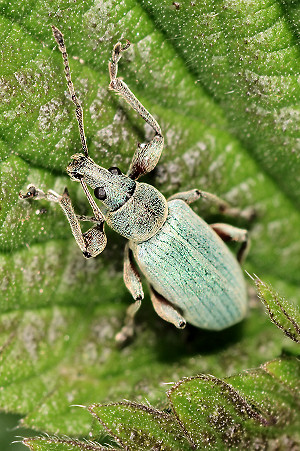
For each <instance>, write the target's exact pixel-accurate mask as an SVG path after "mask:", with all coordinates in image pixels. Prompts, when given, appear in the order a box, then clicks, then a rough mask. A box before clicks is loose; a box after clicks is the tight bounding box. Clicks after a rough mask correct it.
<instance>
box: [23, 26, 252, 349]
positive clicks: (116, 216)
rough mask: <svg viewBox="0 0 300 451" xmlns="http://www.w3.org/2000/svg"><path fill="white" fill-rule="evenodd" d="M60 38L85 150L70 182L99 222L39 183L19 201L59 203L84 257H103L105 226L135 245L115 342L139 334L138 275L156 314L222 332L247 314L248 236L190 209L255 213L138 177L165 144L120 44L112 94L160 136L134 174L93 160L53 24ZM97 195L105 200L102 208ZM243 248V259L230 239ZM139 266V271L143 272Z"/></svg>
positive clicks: (139, 155) (139, 158)
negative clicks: (131, 81) (123, 71)
mask: <svg viewBox="0 0 300 451" xmlns="http://www.w3.org/2000/svg"><path fill="white" fill-rule="evenodd" d="M52 31H53V35H54V38H55V40H56V42H57V45H58V48H59V50H60V51H61V53H62V57H63V62H64V70H65V75H66V79H67V83H68V89H69V92H70V95H71V99H72V101H73V103H74V105H75V108H76V110H75V111H76V118H77V121H78V126H79V133H80V138H81V144H82V151H83V153H82V154H75V155H73V156H72V161H71V163H70V164H69V166H68V167H67V169H66V170H67V173H68V175H69V176H70V178H71V180H74V181H76V182H79V183H80V184H81V186H82V188H83V190H84V192H85V195H86V197H87V200H88V201H89V203H90V205H91V208H92V211H93V216H91V217H88V216H79V215H76V214H75V212H74V209H73V207H72V203H71V200H70V197H69V195H68V192H67V190H65V192H64V193H63V194H62V195H59V194H57V193H56V192H55V191H52V190H49V191H48V192H46V193H45V192H43V191H42V190H41V189H38V188H36V187H35V186H34V185H29V186H28V187H27V192H26V193H25V194H22V193H20V197H21V198H23V199H26V198H35V199H47V200H49V201H53V202H57V203H58V204H59V205H60V206H61V208H62V209H63V212H64V213H65V215H66V217H67V219H68V221H69V224H70V227H71V231H72V233H73V235H74V238H75V240H76V242H77V244H78V246H79V248H80V249H81V251H82V253H83V255H84V257H86V258H90V257H96V256H97V255H98V254H100V253H101V252H102V251H103V249H104V248H105V246H106V242H107V240H106V235H105V232H104V223H105V222H106V223H107V224H108V225H109V226H110V227H111V228H112V229H113V230H115V231H116V232H118V233H119V234H120V235H122V236H123V237H125V238H127V239H128V242H127V244H126V247H125V259H124V282H125V285H126V287H127V288H128V290H129V291H130V293H131V295H132V297H133V299H134V301H135V302H134V303H133V304H131V305H130V306H129V308H128V309H127V317H126V320H125V324H124V326H123V328H122V329H121V331H120V332H119V333H118V334H117V336H116V339H117V341H119V342H123V341H125V340H126V339H127V338H128V337H130V336H132V334H133V330H134V316H135V314H136V312H137V311H138V309H139V308H140V305H141V301H142V299H143V298H144V293H143V287H142V283H141V278H140V273H139V270H140V271H141V272H142V273H143V275H144V276H145V278H146V280H147V282H148V285H149V291H150V296H151V301H152V303H153V306H154V309H155V310H156V312H157V314H158V315H159V316H160V317H161V318H163V319H164V320H166V321H169V322H171V323H173V324H174V325H175V326H176V327H177V328H179V329H183V328H184V327H185V325H186V322H189V323H190V324H193V325H194V326H197V327H199V328H203V329H210V330H221V329H224V328H226V327H229V326H231V325H233V324H235V323H237V322H239V321H240V320H242V319H243V318H244V316H245V314H246V310H247V296H246V288H245V282H244V277H243V274H242V271H241V268H240V265H239V262H241V260H242V259H243V258H244V257H245V254H246V251H247V248H248V245H249V240H248V235H247V231H246V230H244V229H239V228H236V227H233V226H230V225H228V224H223V223H218V224H210V225H208V224H207V223H206V222H205V221H203V219H201V218H200V217H199V216H198V215H197V214H196V213H194V212H193V210H192V209H191V208H190V207H189V204H191V203H192V202H194V201H196V200H198V199H200V198H205V199H206V200H208V201H211V202H214V203H215V204H216V205H217V206H218V207H219V210H220V211H221V212H224V213H227V214H231V215H234V216H238V215H242V216H244V217H247V216H249V211H248V212H247V210H244V211H240V210H239V209H237V208H231V207H230V206H229V205H228V204H227V203H226V202H224V201H223V200H221V199H219V198H218V197H217V196H214V195H213V194H210V193H207V192H205V191H201V190H198V189H193V190H191V191H186V192H181V193H177V194H175V195H173V196H171V197H170V198H169V199H168V200H166V199H165V197H164V196H163V195H162V194H161V193H160V192H159V191H158V190H157V189H156V188H154V187H153V186H151V185H148V184H147V183H140V182H137V179H138V178H139V177H140V176H142V175H144V174H146V173H148V172H149V171H151V170H152V169H154V167H155V166H156V164H157V162H158V160H159V158H160V155H161V152H162V149H163V143H164V139H163V136H162V132H161V129H160V126H159V125H158V123H157V121H156V120H155V119H154V118H153V116H152V115H151V114H150V113H149V112H148V111H147V110H146V108H145V107H144V106H143V105H142V104H141V103H140V102H139V100H138V99H137V98H136V97H135V95H134V94H133V93H132V92H131V91H130V89H129V88H128V86H127V85H126V84H125V83H124V81H123V80H122V79H120V78H117V71H118V62H119V60H120V58H121V56H122V52H124V51H125V50H127V49H128V47H129V45H130V43H129V41H127V43H126V45H125V46H124V47H122V46H121V44H120V43H117V44H116V45H115V46H114V48H113V53H112V59H111V61H110V62H109V75H110V85H109V88H110V89H111V90H112V91H115V92H116V93H118V94H120V95H121V96H122V97H123V98H124V99H125V100H126V101H127V102H128V104H129V105H130V106H131V108H133V109H134V110H135V111H136V112H137V113H138V114H139V115H140V116H141V117H142V118H143V119H144V121H146V122H147V123H148V124H149V125H150V126H151V127H152V129H153V130H154V132H155V136H154V138H153V139H152V140H151V141H150V142H149V143H147V144H139V145H138V147H137V150H136V152H135V154H134V156H133V159H132V162H131V165H130V168H129V170H128V172H127V174H126V175H125V174H122V172H121V171H120V170H119V169H118V168H117V167H111V168H110V169H105V168H103V167H101V166H98V165H97V164H96V163H95V162H94V161H93V160H92V159H91V158H90V157H89V155H88V148H87V144H86V138H85V133H84V126H83V110H82V107H81V105H80V103H79V101H78V99H77V96H76V93H75V90H74V86H73V83H72V80H71V73H70V68H69V62H68V55H67V51H66V46H65V43H64V37H63V34H62V33H61V32H60V31H59V30H58V29H57V28H56V27H54V26H52ZM88 186H89V187H90V188H91V189H92V190H94V197H95V198H96V199H99V200H100V201H101V202H102V205H101V208H99V206H98V205H97V203H96V202H95V199H94V197H93V196H92V194H91V193H90V191H89V189H88ZM80 221H90V222H92V223H94V225H93V227H92V228H90V229H89V230H88V231H87V232H85V233H82V231H81V227H80ZM230 240H233V241H238V242H240V243H241V247H240V250H239V252H238V256H237V259H236V258H235V257H234V256H233V254H232V253H231V251H230V250H229V249H228V248H227V246H226V245H225V244H224V241H230ZM138 268H139V270H138Z"/></svg>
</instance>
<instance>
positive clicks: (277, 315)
mask: <svg viewBox="0 0 300 451" xmlns="http://www.w3.org/2000/svg"><path fill="white" fill-rule="evenodd" d="M255 284H256V286H257V290H258V293H259V297H260V299H261V300H262V302H263V303H264V304H265V307H266V309H267V312H268V314H269V317H270V319H271V321H272V322H273V323H274V324H275V325H276V326H277V327H278V328H279V329H281V330H282V331H283V332H284V333H285V335H286V336H287V337H289V338H291V340H293V341H295V342H296V343H300V312H299V309H297V308H296V307H295V306H294V305H293V304H291V303H290V302H288V301H287V300H286V299H284V298H282V297H280V296H279V294H277V293H276V292H275V291H274V290H273V289H272V287H270V286H269V285H267V284H266V283H264V282H262V281H261V280H260V279H259V278H256V279H255Z"/></svg>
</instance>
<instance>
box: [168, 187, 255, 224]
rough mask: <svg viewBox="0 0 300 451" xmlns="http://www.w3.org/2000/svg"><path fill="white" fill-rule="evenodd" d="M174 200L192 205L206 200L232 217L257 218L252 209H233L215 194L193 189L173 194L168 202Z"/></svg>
mask: <svg viewBox="0 0 300 451" xmlns="http://www.w3.org/2000/svg"><path fill="white" fill-rule="evenodd" d="M174 199H181V200H183V201H184V202H186V203H187V204H191V203H192V202H195V201H196V200H198V199H204V200H207V201H208V202H210V203H212V204H215V205H216V206H217V207H218V209H219V211H220V212H221V213H224V214H226V215H229V216H232V217H240V218H244V219H247V220H248V221H250V220H251V219H253V217H254V216H255V211H254V209H253V208H252V207H249V208H245V209H244V210H241V209H239V208H234V207H231V206H230V205H229V204H228V203H227V202H226V201H225V200H223V199H221V198H220V197H218V196H216V195H215V194H211V193H208V192H207V191H202V190H199V189H192V190H190V191H182V192H181V193H176V194H173V196H171V197H169V198H168V201H170V200H174Z"/></svg>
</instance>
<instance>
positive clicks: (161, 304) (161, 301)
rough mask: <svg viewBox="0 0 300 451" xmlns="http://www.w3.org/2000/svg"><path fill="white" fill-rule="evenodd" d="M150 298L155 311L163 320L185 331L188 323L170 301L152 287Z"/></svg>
mask: <svg viewBox="0 0 300 451" xmlns="http://www.w3.org/2000/svg"><path fill="white" fill-rule="evenodd" d="M150 296H151V301H152V304H153V307H154V310H155V311H156V313H157V314H158V315H159V316H160V317H161V318H162V319H164V320H165V321H168V322H169V323H172V324H174V326H176V327H177V328H178V329H184V327H185V326H186V321H185V319H184V318H183V316H181V314H180V313H179V312H178V311H177V310H176V308H175V307H174V306H173V305H172V304H171V303H170V302H169V301H167V300H166V299H165V298H164V297H163V296H162V295H161V294H159V293H157V291H155V290H154V288H153V287H152V286H150Z"/></svg>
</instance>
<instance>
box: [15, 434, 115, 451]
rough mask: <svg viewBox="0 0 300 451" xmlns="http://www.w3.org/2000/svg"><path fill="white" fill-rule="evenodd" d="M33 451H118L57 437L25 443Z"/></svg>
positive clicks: (38, 438) (36, 439)
mask: <svg viewBox="0 0 300 451" xmlns="http://www.w3.org/2000/svg"><path fill="white" fill-rule="evenodd" d="M23 443H24V445H26V446H28V448H30V449H31V450H32V451H43V450H45V451H77V450H78V451H106V450H109V451H117V450H114V449H113V448H106V447H103V446H99V445H98V444H97V443H93V442H81V441H79V440H71V439H59V438H56V437H34V438H28V439H25V440H24V441H23Z"/></svg>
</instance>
